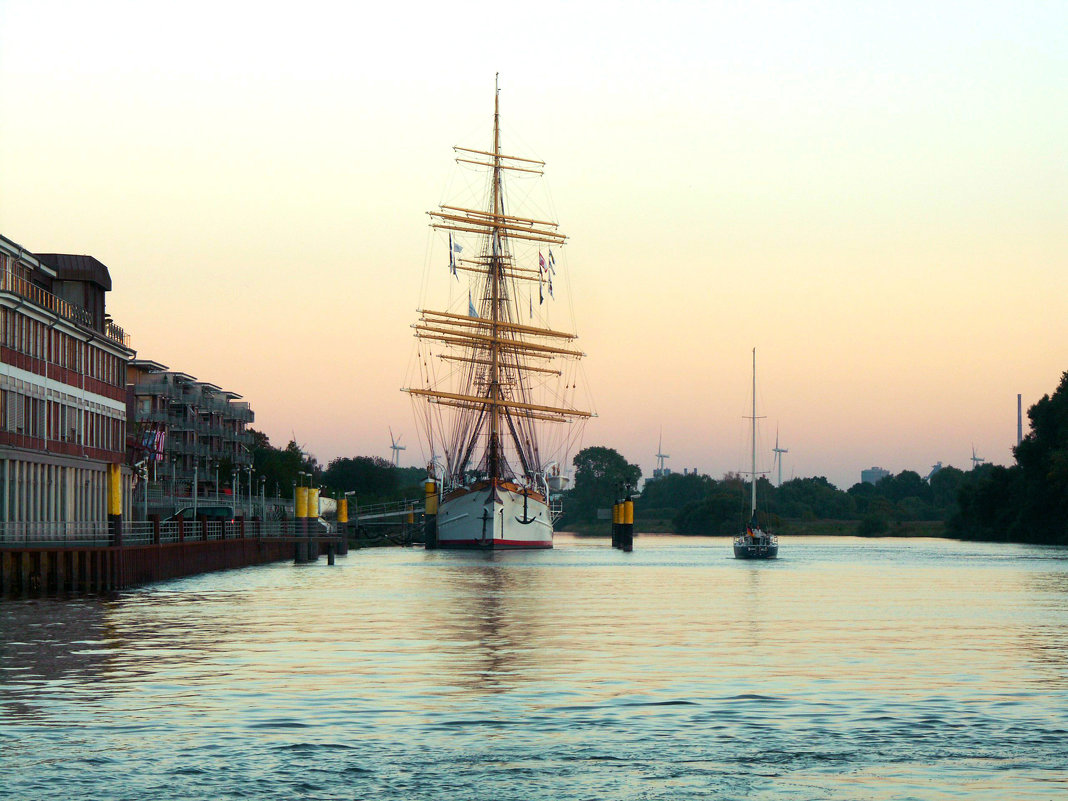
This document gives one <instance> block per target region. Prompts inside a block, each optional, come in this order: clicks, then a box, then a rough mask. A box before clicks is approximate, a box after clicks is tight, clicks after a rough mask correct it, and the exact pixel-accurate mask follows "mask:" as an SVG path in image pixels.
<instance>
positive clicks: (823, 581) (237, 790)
mask: <svg viewBox="0 0 1068 801" xmlns="http://www.w3.org/2000/svg"><path fill="white" fill-rule="evenodd" d="M559 546H560V547H558V548H556V549H554V550H553V551H548V552H544V551H538V552H516V553H491V554H481V553H451V552H442V551H438V552H430V553H425V552H423V551H421V550H415V549H410V550H402V549H376V550H364V551H355V552H352V553H350V554H349V556H348V557H347V558H345V559H339V560H338V563H337V565H336V566H335V567H333V568H329V567H327V566H326V565H325V564H324V563H323V561H320V563H319V564H316V565H303V566H294V565H290V564H277V565H265V566H260V567H255V568H249V569H246V570H240V571H232V572H228V573H217V574H211V575H206V576H202V577H197V578H191V579H182V580H178V581H173V582H168V583H164V584H159V585H155V586H152V587H148V588H143V589H141V590H138V591H133V592H128V593H124V594H123V595H121V596H118V597H116V598H114V599H110V600H101V599H80V600H75V601H70V602H57V601H13V602H4V603H3V604H0V632H2V639H0V649H2V650H0V721H2V725H0V777H3V778H2V779H0V781H2V782H3V783H4V785H5V787H4V789H5V791H6V795H5V798H8V797H10V798H26V799H30V798H33V799H37V798H41V799H53V798H55V799H58V798H70V797H79V798H130V799H133V798H138V799H140V798H144V797H148V796H151V797H153V798H212V799H215V798H238V797H241V798H247V797H282V796H287V797H288V796H299V797H304V798H363V797H369V796H381V797H386V798H427V799H430V798H435V799H436V798H442V797H458V798H493V799H529V798H552V799H585V798H643V799H674V798H680V797H687V798H690V797H696V798H701V797H710V798H735V797H740V796H745V797H748V798H766V799H780V798H783V799H785V798H791V799H792V798H798V797H801V798H827V799H853V798H872V799H896V798H905V797H915V798H923V799H932V798H950V797H954V798H959V797H962V796H966V797H969V798H991V799H994V798H998V799H1001V798H1036V799H1037V798H1042V799H1048V798H1051V797H1054V796H1056V795H1061V794H1064V793H1065V792H1066V791H1068V785H1066V784H1065V779H1064V774H1063V768H1064V764H1065V760H1066V755H1068V754H1066V746H1065V743H1066V741H1068V665H1066V660H1065V656H1064V648H1063V645H1064V642H1065V641H1066V637H1065V635H1066V634H1068V550H1065V549H1054V548H1033V547H1026V546H1009V545H991V544H964V543H953V542H948V541H942V540H907V541H898V540H854V539H849V538H843V539H819V538H810V539H798V538H794V539H790V540H788V541H787V540H784V541H783V543H782V548H783V550H782V552H781V554H782V558H780V559H779V560H777V561H775V562H767V563H760V562H739V561H736V560H734V559H733V558H732V556H731V550H730V541H729V539H727V538H723V539H686V538H675V537H656V538H652V537H641V538H639V539H638V540H637V542H636V546H635V551H634V552H633V553H631V554H622V553H620V552H618V551H615V550H612V549H611V548H609V547H608V544H607V541H603V540H587V539H570V538H567V537H561V538H560V540H559Z"/></svg>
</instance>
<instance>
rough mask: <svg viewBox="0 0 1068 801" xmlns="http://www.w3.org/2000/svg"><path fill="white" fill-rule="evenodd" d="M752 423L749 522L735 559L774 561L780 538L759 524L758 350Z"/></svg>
mask: <svg viewBox="0 0 1068 801" xmlns="http://www.w3.org/2000/svg"><path fill="white" fill-rule="evenodd" d="M751 421H752V437H751V441H752V469H751V472H750V474H749V475H750V476H751V478H752V480H753V483H752V491H751V493H750V505H749V522H748V523H746V526H745V531H744V532H743V533H741V534H739V535H738V536H737V537H735V538H734V558H735V559H774V558H775V557H777V556H778V555H779V538H778V537H776V536H775V535H774V534H772V533H771V532H769V531H764V530H763V529H762V528H761V527H760V524H759V523H758V522H757V513H756V508H757V497H756V487H757V469H756V421H757V415H756V348H753V416H752V418H751Z"/></svg>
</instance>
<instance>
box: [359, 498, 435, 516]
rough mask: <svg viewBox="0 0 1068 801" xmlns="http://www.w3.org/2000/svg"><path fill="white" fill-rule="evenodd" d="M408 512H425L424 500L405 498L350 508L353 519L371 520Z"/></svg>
mask: <svg viewBox="0 0 1068 801" xmlns="http://www.w3.org/2000/svg"><path fill="white" fill-rule="evenodd" d="M407 512H412V513H414V514H422V513H423V501H422V499H420V500H418V501H415V500H404V501H387V502H386V503H370V504H367V505H366V506H355V505H354V506H353V508H352V509H350V510H349V518H350V519H351V520H370V519H374V518H378V517H400V516H401V515H404V514H406V513H407Z"/></svg>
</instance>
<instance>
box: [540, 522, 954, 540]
mask: <svg viewBox="0 0 1068 801" xmlns="http://www.w3.org/2000/svg"><path fill="white" fill-rule="evenodd" d="M861 523H862V521H860V520H783V521H781V523H780V524H779V525H778V527H777V528H776V533H777V534H781V535H783V536H788V537H856V536H864V535H863V534H862V532H861ZM634 529H635V533H637V534H677V533H678V532H676V531H674V530H673V527H672V522H671V520H670V519H663V518H654V519H642V518H639V519H637V520H636V521H635V523H634ZM560 531H561V532H566V533H568V534H574V535H575V536H577V537H609V536H611V534H612V524H611V522H609V521H603V520H598V521H595V522H593V523H571V524H568V525H567V526H565V527H564V528H562V529H560ZM679 536H694V537H696V536H700V535H697V534H693V535H685V534H680V535H679ZM873 536H879V537H946V536H948V535H947V532H946V524H945V523H944V522H943V521H941V520H912V521H907V522H903V523H891V524H890V525H889V527H888V528H887V529H886V530H885V531H882V532H880V533H878V534H875V535H873Z"/></svg>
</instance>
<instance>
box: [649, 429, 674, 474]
mask: <svg viewBox="0 0 1068 801" xmlns="http://www.w3.org/2000/svg"><path fill="white" fill-rule="evenodd" d="M670 458H671V456H670V455H668V454H666V453H664V428H663V426H661V427H660V441H659V442H658V443H657V445H656V471H655V472H654V473H653V475H654V476H657V477H660V476H663V475H664V461H665V460H666V459H670Z"/></svg>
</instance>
